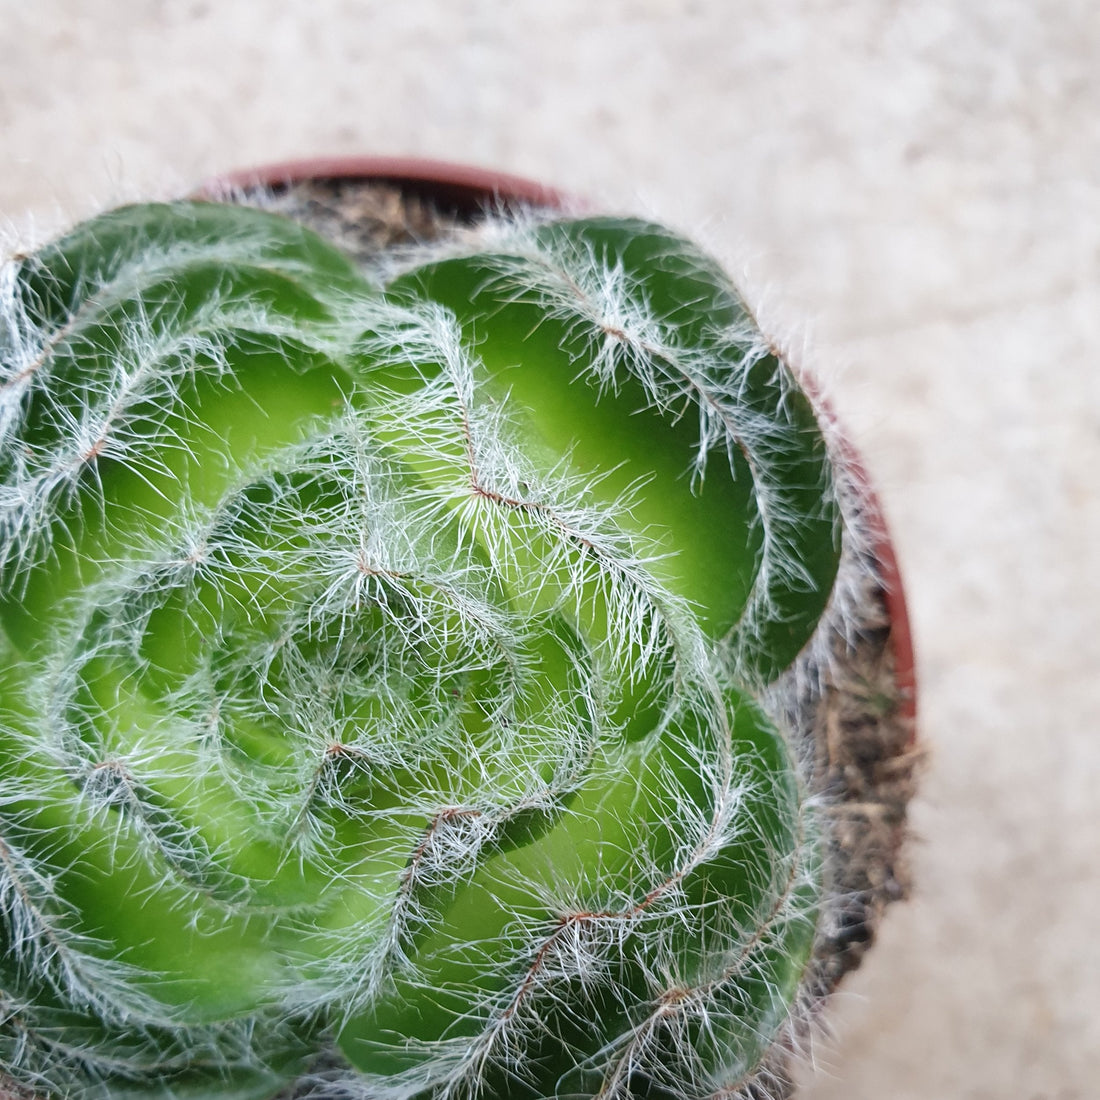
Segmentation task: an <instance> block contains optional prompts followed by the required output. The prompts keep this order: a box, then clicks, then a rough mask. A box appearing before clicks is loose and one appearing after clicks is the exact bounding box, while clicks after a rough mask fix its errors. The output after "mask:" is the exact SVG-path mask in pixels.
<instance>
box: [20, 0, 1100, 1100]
mask: <svg viewBox="0 0 1100 1100" xmlns="http://www.w3.org/2000/svg"><path fill="white" fill-rule="evenodd" d="M0 48H2V55H0V56H2V58H3V61H2V64H0V150H2V153H3V162H2V163H3V171H2V172H0V218H4V219H7V221H8V222H9V223H10V224H11V225H12V226H13V227H15V229H18V231H19V233H20V234H22V235H23V236H26V235H27V234H28V233H31V234H33V233H35V232H38V233H41V232H44V231H45V230H46V229H47V228H48V227H49V226H51V225H54V224H56V223H57V222H58V220H61V219H65V218H70V217H73V216H76V215H77V214H80V213H84V212H87V211H88V210H89V209H91V208H92V207H94V206H98V205H101V204H103V203H105V202H108V201H110V200H113V199H117V198H121V197H129V196H132V195H136V194H149V193H154V194H163V193H166V192H172V191H179V190H182V189H184V188H185V187H186V186H188V185H189V184H191V183H193V182H194V181H195V180H197V179H200V178H202V177H203V176H204V175H206V174H208V173H212V172H217V171H219V170H223V169H226V168H229V167H232V166H240V165H248V164H253V163H258V162H265V161H271V160H276V159H282V158H285V157H288V156H298V155H304V154H322V153H323V154H332V153H342V152H364V151H369V152H385V153H397V152H402V153H416V154H423V155H431V156H436V157H444V158H449V159H453V160H465V161H469V162H475V163H481V164H485V165H493V166H496V167H500V168H504V169H507V170H510V171H513V172H518V173H524V174H528V175H533V176H536V177H539V178H542V179H544V180H546V181H547V182H552V183H555V184H558V185H560V186H563V187H566V188H571V189H573V190H575V191H577V192H580V193H585V194H588V195H592V196H595V197H597V198H598V199H602V200H606V201H608V202H610V203H613V204H615V205H618V206H631V207H635V208H640V209H642V210H649V211H655V212H659V213H660V214H662V215H663V216H664V217H665V218H667V219H670V220H674V221H677V222H680V223H681V224H683V225H685V226H687V227H689V228H692V229H694V230H698V231H702V232H706V233H708V234H709V235H710V238H711V240H712V243H713V245H714V247H715V248H716V249H717V250H718V251H719V252H720V253H721V254H722V255H724V256H725V257H726V258H728V259H731V260H733V261H734V262H736V263H739V264H744V265H746V267H747V270H748V272H749V277H750V279H751V282H752V283H753V285H755V286H756V287H757V288H758V290H759V291H760V292H761V293H762V295H763V300H764V303H765V306H766V316H769V317H771V318H772V323H773V325H780V326H782V325H784V324H787V323H791V324H793V325H794V331H795V332H796V334H797V338H798V340H799V341H800V342H804V344H805V347H806V352H805V357H806V359H807V360H808V361H809V362H811V363H812V364H814V365H815V366H816V368H817V369H818V370H819V372H820V373H822V374H823V376H824V378H825V379H826V388H827V390H828V391H829V393H830V394H831V397H832V400H833V401H834V403H835V405H836V407H837V409H838V410H839V411H840V413H841V415H842V416H843V418H844V419H845V420H846V421H847V423H848V424H849V425H850V429H851V432H852V434H853V436H854V437H855V438H856V440H857V441H858V443H859V445H860V446H861V447H862V448H863V449H864V451H865V454H866V456H867V458H868V462H869V465H870V466H871V468H872V470H873V471H874V473H875V474H876V476H877V478H878V480H879V482H880V484H881V487H882V491H883V496H884V498H885V501H886V506H887V509H888V511H889V513H890V516H891V518H892V520H893V524H894V528H895V534H896V538H897V542H898V546H899V552H900V557H901V560H902V565H903V567H904V570H905V573H906V577H907V580H908V585H909V591H910V599H911V603H912V611H913V616H914V626H915V631H916V639H917V645H918V647H919V656H920V674H921V678H922V687H923V700H922V706H923V712H922V715H923V717H922V727H923V735H924V738H925V741H926V743H927V744H928V745H929V746H930V748H931V751H932V758H931V764H930V766H929V770H928V773H927V778H926V782H925V786H924V793H923V795H922V798H921V800H920V804H919V806H918V807H917V809H916V811H915V814H914V818H915V825H916V828H917V831H918V833H919V834H920V836H921V838H922V839H921V842H920V844H919V846H918V847H917V849H916V853H915V861H916V875H917V891H916V896H915V898H914V899H913V901H912V902H911V903H910V904H909V905H908V906H906V907H904V908H899V909H898V911H896V912H894V913H893V914H892V915H891V917H890V918H889V920H888V922H887V926H886V929H885V932H884V935H883V937H882V942H881V944H880V946H879V948H878V950H877V951H876V952H875V953H874V955H873V957H872V961H871V962H870V963H869V964H868V965H867V966H866V968H865V970H864V971H862V972H861V973H860V974H858V975H857V976H856V978H855V980H852V981H851V982H850V984H848V985H847V986H846V987H845V991H844V993H843V994H842V995H841V997H840V998H839V1003H838V1005H837V1006H836V1008H837V1011H836V1012H835V1013H834V1016H833V1020H834V1024H835V1031H836V1035H835V1038H833V1039H831V1040H829V1041H825V1042H822V1043H820V1044H818V1046H817V1047H816V1048H815V1050H814V1051H813V1058H814V1060H815V1061H816V1062H817V1063H818V1066H819V1071H818V1072H817V1073H816V1074H812V1073H810V1072H809V1071H808V1072H807V1081H808V1083H807V1085H806V1088H805V1095H806V1096H807V1097H808V1098H812V1100H839V1098H840V1097H844V1098H846V1100H872V1098H881V1097H890V1098H892V1100H927V1098H928V1097H947V1098H956V1097H957V1098H960V1100H993V1098H998V1100H1000V1098H1021V1100H1089V1098H1092V1097H1095V1096H1097V1095H1098V1092H1100V1085H1098V1080H1100V949H1098V948H1097V943H1096V936H1095V932H1094V930H1095V927H1096V913H1097V910H1098V908H1100V860H1098V850H1100V799H1098V797H1097V790H1098V789H1100V736H1098V730H1097V714H1098V712H1100V641H1098V635H1097V627H1098V625H1100V582H1098V580H1097V566H1098V565H1100V473H1098V471H1100V76H1098V75H1097V74H1098V73H1100V65H1098V63H1097V59H1098V58H1100V8H1097V7H1096V5H1095V3H1094V0H954V2H952V0H771V2H770V3H767V4H763V3H760V4H755V3H753V4H750V3H748V2H747V0H725V2H721V0H711V2H708V0H694V2H693V0H603V2H602V3H598V4H593V3H591V0H555V2H553V3H533V2H527V0H518V2H514V3H511V4H507V5H505V4H501V3H499V0H447V2H444V0H435V2H433V0H397V2H394V3H391V4H381V3H377V2H373V3H372V2H367V0H364V2H361V3H354V2H352V0H314V2H313V3H312V4H310V5H306V4H291V3H286V2H281V3H280V2H268V3H261V2H259V0H257V2H256V3H247V2H234V0H221V2H219V3H214V2H209V3H206V2H194V0H193V2H184V0H176V2H171V3H170V2H167V0H164V2H156V0H35V2H34V3H28V2H27V0H0ZM15 229H13V230H12V232H15Z"/></svg>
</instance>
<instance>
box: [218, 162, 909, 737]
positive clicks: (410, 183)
mask: <svg viewBox="0 0 1100 1100" xmlns="http://www.w3.org/2000/svg"><path fill="white" fill-rule="evenodd" d="M306 179H315V180H350V179H359V180H368V179H370V180H376V181H380V182H389V183H392V184H394V185H395V186H397V187H400V188H401V189H402V190H405V191H412V192H415V193H417V194H420V195H423V196H425V197H428V196H430V197H432V198H434V199H436V200H437V201H439V200H440V199H442V200H443V203H444V204H445V205H447V206H449V207H451V208H452V209H454V210H457V211H459V212H461V213H465V214H468V215H472V214H476V213H477V212H479V211H484V210H494V209H496V210H500V209H504V210H509V209H517V208H522V207H525V206H528V207H529V206H541V207H547V208H549V209H552V210H566V209H582V210H583V209H585V204H584V203H583V201H580V200H577V199H575V198H574V197H572V196H570V195H569V194H567V193H566V192H564V191H561V190H559V189H558V188H555V187H550V186H548V185H546V184H542V183H539V182H538V181H536V180H532V179H528V178H526V177H524V176H516V175H512V174H511V173H507V172H499V171H496V170H494V169H490V168H481V167H477V166H475V165H468V164H459V163H455V162H451V161H444V160H434V159H430V158H421V157H413V156H365V155H359V156H328V157H313V158H300V159H295V160H285V161H276V162H273V163H271V164H263V165H259V166H257V167H254V168H246V169H240V170H237V171H233V172H226V173H224V174H222V175H219V176H215V177H213V178H212V179H209V180H206V181H205V182H204V183H203V184H202V185H201V186H200V187H199V188H198V189H197V191H196V197H198V198H203V199H217V198H221V197H224V196H225V195H226V194H227V193H231V192H233V191H236V190H241V189H245V188H249V187H272V188H276V189H278V188H280V187H287V186H289V185H290V184H292V183H300V182H302V181H303V180H306ZM814 400H815V401H816V402H817V404H818V405H819V406H824V410H825V412H826V413H827V415H828V417H829V419H830V420H832V421H833V422H834V424H836V417H835V415H834V414H833V412H832V410H831V409H829V407H828V403H827V402H824V401H822V400H821V399H820V396H815V397H814ZM838 437H839V439H840V450H841V453H842V455H843V458H844V461H845V463H846V465H847V467H848V470H849V472H850V473H851V475H852V478H853V480H854V481H855V482H856V483H858V484H859V485H860V486H861V487H862V490H863V494H864V501H863V503H864V516H865V519H866V522H867V530H868V535H869V538H870V543H871V552H872V553H873V555H874V557H875V560H876V561H877V563H878V566H879V570H880V572H881V575H882V582H883V594H884V599H885V603H886V611H887V614H888V616H889V619H890V645H891V647H892V649H893V653H894V680H895V683H896V685H897V690H898V711H899V714H900V716H901V717H902V718H904V719H907V720H908V721H909V722H910V725H911V733H910V738H909V742H910V746H912V745H913V744H914V743H915V742H916V726H915V723H916V717H917V669H916V654H915V651H914V648H913V636H912V627H911V623H910V618H909V607H908V603H907V601H906V598H905V586H904V584H903V582H902V576H901V568H900V566H899V564H898V558H897V552H896V550H895V547H894V540H893V538H892V536H891V533H890V527H889V524H888V523H887V520H886V514H885V511H884V510H883V507H882V501H881V499H880V497H879V495H878V493H877V492H876V490H875V487H874V483H873V481H872V480H871V477H870V476H869V474H868V473H867V468H866V465H865V463H864V461H863V458H862V456H861V454H860V452H859V451H858V450H857V448H856V447H855V445H854V444H853V443H852V442H851V438H850V437H849V436H848V435H847V433H845V432H844V431H843V429H842V428H841V427H839V426H838Z"/></svg>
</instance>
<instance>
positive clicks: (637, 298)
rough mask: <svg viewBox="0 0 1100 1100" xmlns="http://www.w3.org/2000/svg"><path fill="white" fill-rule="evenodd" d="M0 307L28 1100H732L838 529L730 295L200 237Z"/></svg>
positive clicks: (635, 227) (803, 807)
mask: <svg viewBox="0 0 1100 1100" xmlns="http://www.w3.org/2000/svg"><path fill="white" fill-rule="evenodd" d="M2 278H3V283H2V289H0V293H2V297H3V312H2V317H3V319H2V327H0V353H2V365H0V370H2V374H0V628H2V629H0V940H2V948H3V950H2V951H0V1067H2V1070H3V1073H4V1074H6V1075H7V1078H8V1079H9V1081H10V1082H11V1083H12V1085H11V1087H13V1088H14V1087H16V1086H18V1087H20V1088H25V1089H27V1090H28V1091H29V1092H33V1093H36V1094H38V1095H41V1096H47V1095H49V1096H58V1097H60V1096H65V1097H74V1098H93V1097H94V1098H106V1097H112V1098H114V1097H119V1098H122V1097H127V1096H134V1097H164V1098H168V1097H180V1098H191V1097H193V1098H199V1097H202V1098H204V1100H230V1098H233V1100H244V1098H257V1100H259V1098H264V1097H270V1096H273V1095H274V1094H276V1093H278V1092H279V1090H280V1089H282V1088H284V1087H287V1086H288V1085H289V1084H290V1083H291V1082H294V1081H295V1080H296V1079H300V1083H299V1085H298V1089H299V1093H300V1094H301V1095H306V1094H309V1095H318V1096H320V1095H325V1096H333V1097H363V1098H366V1097H371V1098H379V1100H381V1098H387V1100H388V1098H395V1100H396V1098H404V1097H414V1096H431V1097H439V1098H442V1097H459V1096H481V1097H487V1098H489V1097H495V1098H505V1097H507V1098H508V1100H521V1098H527V1097H531V1098H534V1097H551V1096H561V1097H567V1096H568V1097H605V1098H613V1097H614V1098H619V1097H622V1098H625V1097H637V1098H643V1097H644V1098H651V1100H657V1098H673V1097H677V1098H680V1097H684V1098H690V1097H699V1098H702V1097H720V1096H723V1097H733V1096H737V1095H741V1094H742V1093H741V1092H739V1090H747V1089H750V1088H751V1087H753V1086H752V1085H751V1082H753V1081H754V1080H756V1079H757V1076H758V1074H759V1072H760V1070H761V1067H765V1068H766V1067H767V1065H768V1064H769V1059H770V1058H771V1057H772V1051H773V1049H774V1047H775V1046H776V1044H777V1043H779V1044H782V1043H783V1042H784V1041H785V1038H786V1037H787V1036H788V1034H789V1026H790V1025H789V1021H790V1019H791V1015H792V1011H793V1006H794V1005H795V1003H796V1002H797V1000H798V998H799V997H800V995H801V994H800V990H801V989H802V987H803V984H804V976H805V974H806V971H807V967H808V965H809V960H810V955H811V950H812V947H813V943H814V936H815V928H816V927H817V924H818V921H819V915H820V909H821V899H822V893H823V890H824V888H825V887H824V885H823V871H822V862H823V855H822V847H823V846H822V843H821V839H820V823H819V822H818V820H817V816H816V813H815V809H814V805H815V799H814V796H813V792H811V791H809V790H807V787H806V783H805V777H804V775H803V774H802V772H801V771H800V769H799V762H798V760H797V759H796V756H797V754H796V753H795V752H794V750H793V749H792V747H791V744H790V740H789V738H788V737H787V735H786V733H785V731H784V730H783V729H782V728H781V726H782V723H781V721H780V720H779V719H778V718H777V716H776V714H775V713H774V712H775V710H776V708H775V707H771V706H769V705H767V703H768V699H769V691H770V685H772V684H773V683H774V682H775V680H776V678H777V677H778V676H779V675H780V674H781V673H782V672H783V670H784V669H787V668H788V667H789V666H790V665H791V663H792V661H793V660H794V658H795V657H796V655H797V654H798V653H799V652H800V651H801V650H803V648H804V647H805V646H806V645H807V643H808V642H809V641H810V639H811V638H812V637H813V636H814V633H815V631H816V630H817V629H818V625H819V623H820V621H821V617H822V615H823V612H824V610H825V608H826V605H827V602H828V601H829V599H830V593H831V591H832V587H833V583H834V577H835V574H836V570H837V562H838V557H839V552H840V537H841V521H840V518H839V510H838V505H837V500H836V492H835V490H834V484H833V480H834V479H833V473H832V465H831V459H830V454H829V448H828V447H827V446H826V441H825V439H824V437H823V435H822V432H821V430H820V428H819V427H818V424H817V421H816V420H815V415H814V411H813V409H812V407H811V403H810V401H809V400H808V398H807V397H806V395H805V393H804V392H803V391H802V389H800V387H799V384H798V382H797V380H796V379H795V378H794V376H793V375H792V373H791V371H790V369H789V368H788V366H787V365H786V364H785V363H784V361H783V359H782V358H781V357H780V356H779V355H778V354H777V353H776V351H775V349H774V348H773V347H772V346H771V345H770V344H769V343H768V341H767V340H766V339H765V338H764V337H763V336H762V335H761V333H760V331H759V329H758V327H757V326H756V324H755V322H754V320H753V317H752V315H751V313H750V312H749V310H748V308H747V307H746V305H745V303H744V302H743V301H742V299H741V297H740V296H739V295H738V293H737V291H736V290H735V289H734V287H733V285H732V284H731V282H730V281H729V279H728V278H727V277H726V275H724V274H723V272H722V271H721V269H720V268H719V267H718V266H716V264H715V263H714V262H713V261H712V260H711V259H709V258H708V257H707V256H706V255H704V254H702V253H701V252H700V251H699V250H698V249H697V248H696V247H695V246H693V245H692V244H690V243H688V242H687V241H685V240H683V239H681V238H680V237H678V236H677V235H675V234H673V233H671V232H669V231H667V230H665V229H662V228H660V227H658V226H655V225H652V224H649V223H645V222H640V221H635V220H630V219H611V218H588V219H581V220H553V221H548V222H544V223H531V224H519V225H513V226H510V227H507V228H506V229H504V230H500V231H498V232H497V233H496V234H495V235H492V234H490V236H489V238H488V241H487V243H486V244H484V245H482V246H481V250H480V251H465V252H464V251H461V250H452V252H450V253H447V254H433V255H431V256H428V257H426V258H424V259H421V260H413V261H410V262H409V263H408V264H407V265H406V266H405V267H404V268H403V269H402V271H401V273H400V274H397V275H394V276H392V277H389V278H387V279H386V280H385V281H382V280H380V279H378V278H376V277H374V276H372V275H369V274H367V273H365V272H364V271H363V270H361V269H360V268H358V267H357V266H356V265H355V264H353V263H352V262H351V261H350V260H349V259H347V258H346V257H345V256H344V255H343V254H342V253H341V252H339V251H338V250H336V249H335V248H334V247H332V246H331V245H329V244H326V243H325V242H323V241H322V240H321V239H320V238H318V237H316V236H314V235H313V234H312V233H311V232H309V231H308V230H306V229H304V228H302V227H301V226H299V225H297V224H294V223H292V222H291V221H289V220H285V219H283V218H280V217H278V216H276V215H274V214H272V213H269V212H263V211H258V210H252V209H247V208H243V207H235V206H228V205H221V204H217V203H203V202H193V203H188V202H181V203H174V204H162V205H139V206H131V207H125V208H122V209H119V210H116V211H113V212H111V213H108V214H105V215H102V216H100V217H98V218H95V219H93V220H92V221H90V222H87V223H85V224H83V225H81V226H79V227H77V228H76V229H74V230H73V231H71V232H70V233H69V234H68V235H67V236H64V237H63V238H61V239H60V240H58V241H56V242H54V243H52V244H49V245H47V246H45V247H43V248H41V249H40V250H38V251H36V252H34V253H33V254H31V255H29V256H23V257H21V258H18V259H17V260H15V261H12V262H11V263H10V264H9V265H8V266H7V267H6V268H5V269H4V273H3V276H2ZM326 1050H328V1051H330V1052H332V1051H335V1052H337V1055H338V1057H339V1059H340V1063H339V1065H337V1062H336V1061H335V1060H334V1059H333V1058H332V1057H331V1056H330V1059H329V1061H328V1062H327V1063H324V1067H325V1068H324V1070H323V1072H322V1071H321V1070H318V1069H317V1063H316V1058H317V1055H318V1052H321V1051H326ZM311 1067H313V1070H314V1072H313V1076H312V1077H310V1076H309V1070H310V1068H311ZM303 1075H304V1076H303Z"/></svg>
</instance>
